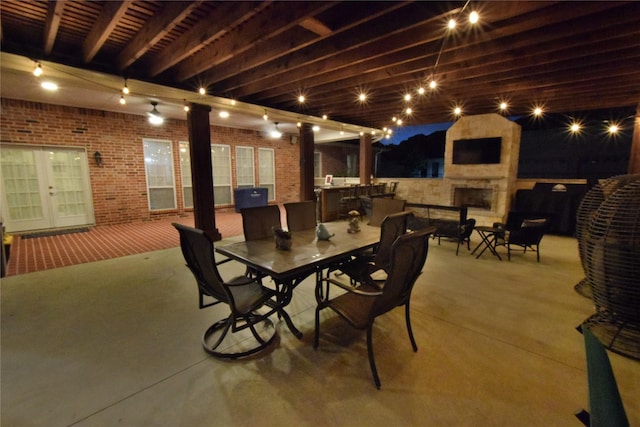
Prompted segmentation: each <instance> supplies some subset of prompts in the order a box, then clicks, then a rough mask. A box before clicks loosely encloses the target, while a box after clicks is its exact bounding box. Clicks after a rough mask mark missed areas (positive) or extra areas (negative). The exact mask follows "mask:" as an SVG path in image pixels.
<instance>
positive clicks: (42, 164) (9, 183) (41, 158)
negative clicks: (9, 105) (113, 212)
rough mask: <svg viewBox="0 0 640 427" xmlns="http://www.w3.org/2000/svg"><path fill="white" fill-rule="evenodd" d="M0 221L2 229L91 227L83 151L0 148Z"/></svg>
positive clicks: (91, 215)
mask: <svg viewBox="0 0 640 427" xmlns="http://www.w3.org/2000/svg"><path fill="white" fill-rule="evenodd" d="M0 174H1V176H2V179H1V180H0V188H1V190H2V220H3V224H4V226H5V227H6V230H7V231H26V230H41V229H47V228H59V227H74V226H79V225H87V224H92V223H93V222H94V218H93V204H92V201H91V200H92V199H91V188H90V186H89V169H88V164H87V153H86V151H85V150H84V149H78V148H61V147H31V146H29V147H27V146H11V145H3V146H2V148H0Z"/></svg>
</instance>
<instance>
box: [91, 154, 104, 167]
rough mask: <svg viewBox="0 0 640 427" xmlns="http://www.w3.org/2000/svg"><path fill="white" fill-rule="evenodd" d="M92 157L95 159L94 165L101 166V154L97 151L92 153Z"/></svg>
mask: <svg viewBox="0 0 640 427" xmlns="http://www.w3.org/2000/svg"><path fill="white" fill-rule="evenodd" d="M93 158H94V159H95V160H96V165H98V166H102V154H100V152H99V151H96V152H95V153H93Z"/></svg>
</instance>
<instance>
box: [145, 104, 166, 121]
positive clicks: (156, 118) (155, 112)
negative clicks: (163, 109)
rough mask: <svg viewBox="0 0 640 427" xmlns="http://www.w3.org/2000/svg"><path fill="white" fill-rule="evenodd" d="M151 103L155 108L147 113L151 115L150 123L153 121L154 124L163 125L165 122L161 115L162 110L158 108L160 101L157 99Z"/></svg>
mask: <svg viewBox="0 0 640 427" xmlns="http://www.w3.org/2000/svg"><path fill="white" fill-rule="evenodd" d="M151 105H153V110H151V111H150V112H149V113H147V115H148V116H149V123H151V124H152V125H154V126H158V125H161V124H162V123H164V119H163V118H162V116H161V115H160V112H159V111H158V109H157V108H156V107H157V106H158V103H157V102H155V101H152V102H151Z"/></svg>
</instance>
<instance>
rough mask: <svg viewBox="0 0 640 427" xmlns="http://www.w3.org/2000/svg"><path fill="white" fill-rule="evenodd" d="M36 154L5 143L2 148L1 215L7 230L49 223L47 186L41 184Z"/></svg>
mask: <svg viewBox="0 0 640 427" xmlns="http://www.w3.org/2000/svg"><path fill="white" fill-rule="evenodd" d="M37 154H38V152H37V151H34V150H33V149H29V148H26V149H25V148H18V147H8V146H3V147H2V149H1V150H0V170H1V171H2V172H1V174H2V184H1V185H2V216H3V221H4V225H5V227H6V229H7V231H20V230H36V229H40V228H47V227H49V226H50V220H49V213H48V212H46V211H45V209H46V206H44V205H43V197H42V194H43V193H45V192H46V188H42V187H41V182H42V181H43V180H42V179H41V178H40V176H39V168H38V165H37V156H36V155H37Z"/></svg>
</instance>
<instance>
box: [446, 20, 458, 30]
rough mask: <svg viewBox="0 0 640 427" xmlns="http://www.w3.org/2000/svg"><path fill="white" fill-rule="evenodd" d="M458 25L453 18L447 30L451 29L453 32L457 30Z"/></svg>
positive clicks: (448, 23)
mask: <svg viewBox="0 0 640 427" xmlns="http://www.w3.org/2000/svg"><path fill="white" fill-rule="evenodd" d="M456 24H457V23H456V20H455V19H453V18H451V19H449V22H447V28H448V29H450V30H453V29H455V28H456Z"/></svg>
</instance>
